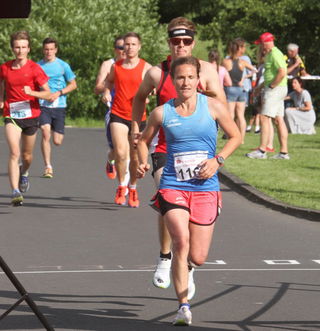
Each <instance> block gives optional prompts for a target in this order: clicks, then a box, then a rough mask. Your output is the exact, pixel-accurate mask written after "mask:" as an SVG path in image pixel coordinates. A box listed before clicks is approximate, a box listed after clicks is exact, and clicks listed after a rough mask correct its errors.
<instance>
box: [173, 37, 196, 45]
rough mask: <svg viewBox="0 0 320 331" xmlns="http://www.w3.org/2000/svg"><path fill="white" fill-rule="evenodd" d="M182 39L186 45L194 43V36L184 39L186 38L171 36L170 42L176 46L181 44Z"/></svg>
mask: <svg viewBox="0 0 320 331" xmlns="http://www.w3.org/2000/svg"><path fill="white" fill-rule="evenodd" d="M181 41H182V43H183V45H184V46H190V45H191V44H192V43H193V39H192V38H186V39H184V38H170V42H171V44H172V45H174V46H178V45H180V44H181Z"/></svg>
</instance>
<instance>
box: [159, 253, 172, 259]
mask: <svg viewBox="0 0 320 331" xmlns="http://www.w3.org/2000/svg"><path fill="white" fill-rule="evenodd" d="M160 258H161V259H168V260H171V258H172V254H171V252H169V253H167V254H163V253H162V252H160Z"/></svg>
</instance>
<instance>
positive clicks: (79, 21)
mask: <svg viewBox="0 0 320 331" xmlns="http://www.w3.org/2000/svg"><path fill="white" fill-rule="evenodd" d="M158 20H159V17H158V13H157V1H156V0H130V1H118V0H51V1H42V0H33V1H32V10H31V14H30V17H29V18H28V19H18V20H14V19H10V20H9V19H6V20H0V29H1V30H0V31H1V32H0V48H1V54H0V61H1V63H3V62H4V61H7V60H9V59H11V58H12V53H11V50H10V45H9V39H10V34H11V33H13V32H15V31H18V30H27V31H29V32H30V34H31V38H32V45H31V46H32V51H31V58H32V59H33V60H35V61H38V60H39V59H40V58H41V57H42V51H41V47H42V40H43V39H44V38H45V37H48V36H51V37H54V38H56V39H57V40H58V41H59V53H58V56H59V57H61V58H62V59H63V60H65V61H67V62H68V63H69V64H70V65H71V67H72V69H73V70H74V71H75V73H76V75H77V84H78V89H77V90H76V91H75V92H72V93H71V94H70V96H69V99H68V100H69V101H68V103H69V109H68V112H69V115H71V116H72V117H77V116H87V117H100V116H102V115H103V113H104V110H103V108H104V107H103V106H102V105H101V104H100V105H99V98H98V97H97V96H95V95H94V94H93V88H94V84H95V78H96V75H97V73H98V70H99V67H100V65H101V62H102V61H103V60H105V59H108V58H111V57H112V56H113V40H114V38H115V37H116V36H118V35H121V34H124V33H126V32H129V31H135V32H137V33H139V34H140V35H141V37H142V51H141V56H142V57H143V58H144V59H146V60H147V61H148V62H150V63H157V62H159V61H160V59H162V58H163V56H164V55H165V54H166V52H167V49H166V42H165V30H164V28H163V27H162V26H161V25H159V23H158ZM154 40H157V42H156V43H155V42H154ZM98 105H99V106H98Z"/></svg>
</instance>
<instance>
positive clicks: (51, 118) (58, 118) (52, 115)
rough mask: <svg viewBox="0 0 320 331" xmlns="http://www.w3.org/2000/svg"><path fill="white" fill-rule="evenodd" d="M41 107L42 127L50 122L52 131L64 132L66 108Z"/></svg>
mask: <svg viewBox="0 0 320 331" xmlns="http://www.w3.org/2000/svg"><path fill="white" fill-rule="evenodd" d="M40 109H41V114H40V127H41V126H42V125H45V124H50V126H51V130H52V131H54V132H57V133H60V134H64V121H65V118H66V108H48V107H40Z"/></svg>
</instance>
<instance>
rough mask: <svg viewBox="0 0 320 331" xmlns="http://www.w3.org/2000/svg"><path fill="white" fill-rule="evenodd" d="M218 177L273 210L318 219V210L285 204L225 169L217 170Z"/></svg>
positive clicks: (319, 216)
mask: <svg viewBox="0 0 320 331" xmlns="http://www.w3.org/2000/svg"><path fill="white" fill-rule="evenodd" d="M219 178H220V181H221V182H222V183H224V184H225V185H227V186H229V187H230V188H232V189H233V190H234V191H236V192H238V193H240V194H241V195H243V196H244V197H246V198H247V199H248V200H250V201H252V202H255V203H258V204H261V205H264V206H266V207H268V208H271V209H273V210H277V211H280V212H282V213H284V214H289V215H292V216H295V217H300V218H304V219H307V220H309V221H313V222H319V221H320V210H315V209H306V208H301V207H295V206H291V205H288V204H285V203H283V202H281V201H279V200H276V199H274V198H271V197H270V196H268V195H266V194H264V193H262V192H260V191H259V190H257V189H256V188H254V187H253V186H251V185H249V184H248V183H245V182H244V181H243V180H241V179H240V178H239V177H237V176H235V175H233V174H231V173H230V172H228V171H227V170H225V169H223V168H221V169H220V170H219Z"/></svg>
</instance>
